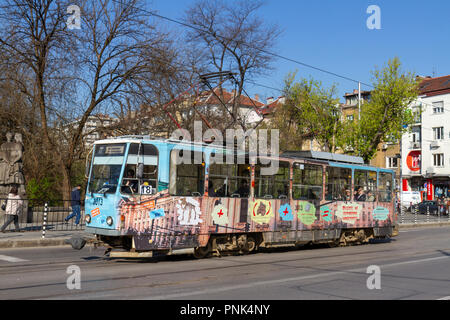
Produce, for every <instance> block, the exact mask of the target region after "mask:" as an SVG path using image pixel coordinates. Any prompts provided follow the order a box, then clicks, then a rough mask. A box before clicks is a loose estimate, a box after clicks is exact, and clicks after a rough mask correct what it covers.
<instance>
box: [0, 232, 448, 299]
mask: <svg viewBox="0 0 450 320" xmlns="http://www.w3.org/2000/svg"><path fill="white" fill-rule="evenodd" d="M103 251H104V249H93V248H90V247H85V248H84V249H83V250H81V251H75V250H73V249H71V248H69V247H52V248H50V247H46V248H28V249H4V250H0V299H68V300H69V299H70V300H71V299H163V300H166V299H182V300H197V299H201V300H210V299H218V300H222V299H227V300H230V299H231V300H267V299H270V300H316V299H332V300H340V299H355V300H358V299H364V300H366V299H370V300H372V299H374V300H391V299H408V300H410V299H431V300H436V299H450V227H436V228H417V229H408V230H404V231H402V230H401V231H400V235H399V236H398V237H395V238H393V239H392V240H391V241H379V242H377V243H373V244H368V245H361V246H352V247H344V248H325V247H323V246H322V247H315V248H304V249H299V250H275V251H273V252H263V253H256V254H252V255H247V256H225V257H220V258H219V257H213V258H207V259H203V260H195V259H194V258H191V257H190V256H173V257H167V258H163V259H147V260H126V259H108V258H105V257H104V256H103ZM73 266H75V267H73ZM370 266H376V267H378V268H379V271H380V278H379V279H380V282H379V286H380V289H376V288H375V289H368V286H367V282H368V279H369V277H372V278H370V279H369V283H370V284H376V283H377V282H376V281H375V280H373V277H374V274H373V273H367V271H368V267H370ZM376 267H375V268H376ZM73 270H75V273H73V272H74V271H73ZM77 270H79V272H80V273H79V275H80V277H79V279H80V282H79V283H80V288H79V289H77V287H76V283H77V282H76V281H73V279H74V278H75V276H76V274H77V272H76V271H77ZM68 271H69V273H68ZM68 282H69V286H68ZM69 287H71V289H69Z"/></svg>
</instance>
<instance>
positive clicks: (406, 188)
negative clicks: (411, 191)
mask: <svg viewBox="0 0 450 320" xmlns="http://www.w3.org/2000/svg"><path fill="white" fill-rule="evenodd" d="M402 191H408V180H406V179H403V180H402Z"/></svg>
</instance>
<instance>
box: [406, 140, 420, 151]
mask: <svg viewBox="0 0 450 320" xmlns="http://www.w3.org/2000/svg"><path fill="white" fill-rule="evenodd" d="M421 148H422V146H421V143H420V142H411V143H410V145H409V149H411V150H420V149H421Z"/></svg>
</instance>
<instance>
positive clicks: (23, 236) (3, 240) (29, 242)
mask: <svg viewBox="0 0 450 320" xmlns="http://www.w3.org/2000/svg"><path fill="white" fill-rule="evenodd" d="M399 226H400V229H410V228H419V227H446V226H449V227H450V221H441V222H437V221H433V222H424V221H420V222H418V223H404V224H400V225H399ZM73 237H82V238H84V239H86V240H87V241H88V243H89V242H90V241H93V240H95V236H93V235H92V234H89V233H85V232H84V231H50V232H49V231H47V232H46V234H45V238H42V231H28V232H19V233H16V232H6V233H0V249H1V248H26V247H46V246H70V244H68V243H66V240H69V239H71V238H73Z"/></svg>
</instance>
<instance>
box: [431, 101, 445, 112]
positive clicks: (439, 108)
mask: <svg viewBox="0 0 450 320" xmlns="http://www.w3.org/2000/svg"><path fill="white" fill-rule="evenodd" d="M436 113H444V101H438V102H433V114H436Z"/></svg>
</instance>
